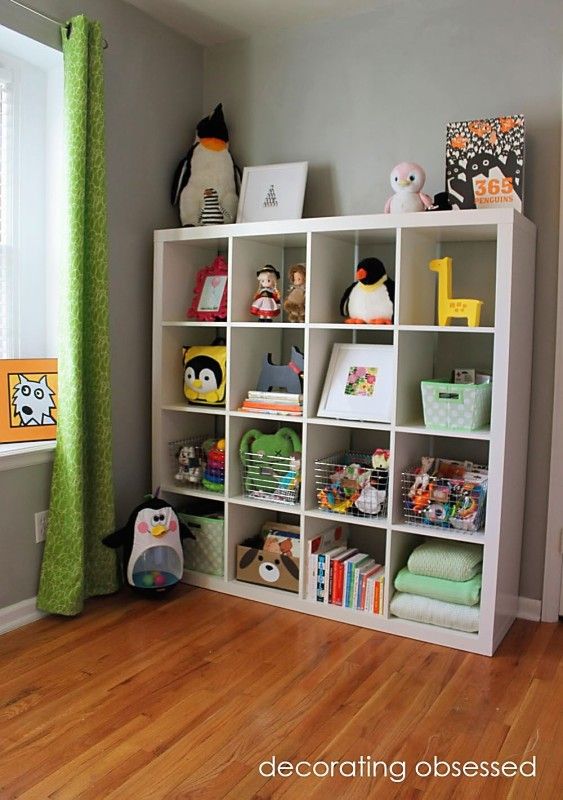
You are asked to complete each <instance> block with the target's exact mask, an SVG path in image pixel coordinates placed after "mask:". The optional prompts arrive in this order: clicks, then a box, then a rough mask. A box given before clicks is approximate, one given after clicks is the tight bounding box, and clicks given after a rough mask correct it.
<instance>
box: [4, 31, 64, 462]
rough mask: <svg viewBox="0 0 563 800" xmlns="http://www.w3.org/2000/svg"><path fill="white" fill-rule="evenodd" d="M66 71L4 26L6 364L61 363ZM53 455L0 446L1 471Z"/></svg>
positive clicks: (49, 51)
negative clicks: (16, 360)
mask: <svg viewBox="0 0 563 800" xmlns="http://www.w3.org/2000/svg"><path fill="white" fill-rule="evenodd" d="M62 66H63V65H62V53H60V52H59V51H58V50H54V49H53V48H51V47H47V46H46V45H42V44H39V43H38V42H36V41H34V40H33V39H29V38H28V37H26V36H22V35H20V34H18V33H15V32H14V31H11V30H9V29H8V28H5V27H3V26H1V25H0V358H2V359H4V358H48V357H56V356H57V338H56V333H57V332H56V320H57V310H58V308H57V307H58V285H57V276H58V272H59V263H60V259H61V257H62V255H63V249H62V248H63V242H62V232H63V221H64V219H65V208H64V193H63V172H64V142H63V139H64V137H63V68H62ZM53 447H54V443H53V442H52V443H47V442H41V443H36V444H32V443H28V444H0V470H3V469H12V468H14V467H20V466H27V465H28V464H33V463H40V462H41V461H44V460H50V457H52V450H53ZM40 451H41V452H40ZM48 451H51V452H48Z"/></svg>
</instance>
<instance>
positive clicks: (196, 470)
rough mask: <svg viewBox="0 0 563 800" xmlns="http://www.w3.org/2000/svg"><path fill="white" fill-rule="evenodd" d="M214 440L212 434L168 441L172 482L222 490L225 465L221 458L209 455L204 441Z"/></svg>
mask: <svg viewBox="0 0 563 800" xmlns="http://www.w3.org/2000/svg"><path fill="white" fill-rule="evenodd" d="M206 442H209V443H210V444H212V443H215V442H216V437H214V436H213V435H212V434H204V435H199V436H191V437H189V438H187V439H177V440H176V441H174V442H169V443H168V449H169V452H170V465H171V470H172V477H173V479H174V483H176V484H178V485H181V486H186V487H189V488H192V489H200V488H205V489H209V490H210V491H216V492H223V491H224V488H225V465H224V457H223V459H217V458H216V457H210V456H211V455H212V454H213V450H212V449H211V447H204V446H203V445H204V443H206Z"/></svg>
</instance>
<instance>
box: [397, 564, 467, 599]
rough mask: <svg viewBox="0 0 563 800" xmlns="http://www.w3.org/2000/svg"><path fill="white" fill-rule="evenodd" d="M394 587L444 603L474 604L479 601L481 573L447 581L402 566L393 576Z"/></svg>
mask: <svg viewBox="0 0 563 800" xmlns="http://www.w3.org/2000/svg"><path fill="white" fill-rule="evenodd" d="M395 589H397V590H398V591H399V592H410V594H418V595H422V596H423V597H431V598H433V599H434V600H443V601H444V602H445V603H458V604H459V605H462V606H474V605H476V604H477V603H478V602H479V596H480V594H481V573H479V574H478V575H475V576H474V577H473V578H470V579H469V580H468V581H448V580H445V579H444V578H429V577H428V576H427V575H415V574H414V573H413V572H410V571H409V570H408V568H407V567H404V568H403V569H402V570H401V571H400V572H399V574H398V575H397V577H396V578H395Z"/></svg>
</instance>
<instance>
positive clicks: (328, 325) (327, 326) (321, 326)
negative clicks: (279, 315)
mask: <svg viewBox="0 0 563 800" xmlns="http://www.w3.org/2000/svg"><path fill="white" fill-rule="evenodd" d="M309 328H313V330H331V331H333V330H336V331H390V332H391V333H392V332H393V331H394V330H396V325H348V324H347V323H346V322H311V323H310V324H309Z"/></svg>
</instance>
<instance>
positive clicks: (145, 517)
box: [102, 496, 195, 594]
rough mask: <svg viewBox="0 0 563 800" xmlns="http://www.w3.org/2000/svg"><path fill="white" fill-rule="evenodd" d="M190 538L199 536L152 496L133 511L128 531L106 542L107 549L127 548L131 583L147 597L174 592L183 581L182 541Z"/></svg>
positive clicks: (122, 530) (125, 557)
mask: <svg viewBox="0 0 563 800" xmlns="http://www.w3.org/2000/svg"><path fill="white" fill-rule="evenodd" d="M186 538H192V539H195V536H194V535H193V534H192V532H191V531H190V530H189V528H188V527H187V526H186V525H184V523H183V522H180V520H179V519H178V517H177V516H176V513H175V511H174V509H173V508H172V507H171V506H170V504H169V503H167V502H166V501H165V500H159V499H158V498H156V497H152V496H149V497H148V498H147V499H145V500H144V502H142V503H141V504H140V505H138V506H137V508H135V509H134V510H133V512H132V513H131V516H130V517H129V519H128V521H127V524H126V525H125V527H124V528H120V529H119V530H117V531H114V533H110V534H109V535H108V536H106V537H105V538H104V539H102V542H103V543H104V544H105V545H107V547H112V548H118V547H123V568H124V570H125V573H126V575H127V583H129V584H130V585H131V586H133V587H134V588H135V589H138V590H140V591H141V592H143V593H144V594H154V593H155V591H156V592H164V591H166V590H167V589H170V588H172V586H175V585H176V584H177V583H178V581H179V580H180V578H181V577H182V574H183V571H184V554H183V551H182V539H186Z"/></svg>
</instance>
